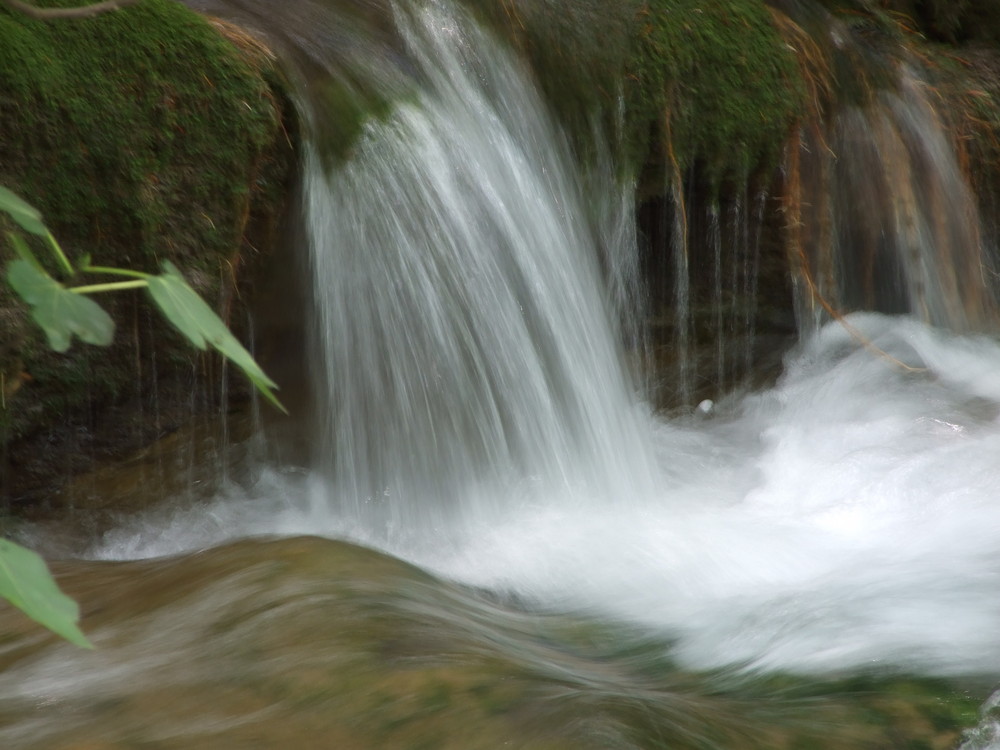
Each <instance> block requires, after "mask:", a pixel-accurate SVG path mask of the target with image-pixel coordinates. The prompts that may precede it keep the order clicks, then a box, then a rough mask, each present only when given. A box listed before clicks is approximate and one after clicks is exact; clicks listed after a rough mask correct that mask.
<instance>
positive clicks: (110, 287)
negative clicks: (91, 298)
mask: <svg viewBox="0 0 1000 750" xmlns="http://www.w3.org/2000/svg"><path fill="white" fill-rule="evenodd" d="M145 286H149V282H148V281H146V280H145V279H140V280H137V281H112V282H110V283H108V284H89V285H88V286H74V287H70V288H69V289H68V291H70V292H74V293H75V294H97V293H98V292H118V291H121V290H123V289H142V288H143V287H145Z"/></svg>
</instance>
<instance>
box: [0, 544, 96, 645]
mask: <svg viewBox="0 0 1000 750" xmlns="http://www.w3.org/2000/svg"><path fill="white" fill-rule="evenodd" d="M0 597H3V598H4V599H6V600H7V601H9V602H10V603H11V604H13V605H14V606H15V607H17V608H18V609H20V610H21V611H22V612H24V614H26V615H27V616H28V617H30V618H31V619H32V620H34V621H35V622H37V623H39V624H40V625H44V626H45V627H47V628H48V629H49V630H51V631H52V632H53V633H56V634H57V635H61V636H62V637H63V638H65V639H66V640H67V641H69V642H70V643H75V644H76V645H77V646H82V647H83V648H93V646H92V645H91V643H90V641H88V640H87V637H86V636H85V635H84V634H83V632H82V631H81V630H80V628H78V627H77V625H76V623H77V621H78V620H79V619H80V608H79V607H78V606H77V604H76V602H75V601H73V600H72V599H70V598H69V597H68V596H66V595H65V594H64V593H63V592H62V591H60V590H59V586H58V585H56V582H55V579H53V578H52V574H51V573H49V569H48V567H47V566H46V565H45V561H44V560H43V559H42V558H41V557H40V556H39V555H38V554H37V553H35V552H32V551H31V550H30V549H25V548H24V547H21V546H20V545H17V544H14V543H13V542H11V541H8V540H6V539H0Z"/></svg>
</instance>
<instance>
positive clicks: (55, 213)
mask: <svg viewBox="0 0 1000 750" xmlns="http://www.w3.org/2000/svg"><path fill="white" fill-rule="evenodd" d="M63 4H68V3H63ZM0 96H2V97H3V101H2V102H0V182H3V183H5V184H9V185H13V186H15V187H16V188H17V189H19V191H20V192H21V193H22V194H24V195H25V196H26V197H27V198H28V199H29V200H32V201H34V202H36V203H37V204H38V205H39V207H40V208H41V209H42V210H43V213H44V214H45V216H46V218H47V220H48V222H49V224H50V225H51V226H52V227H53V229H54V230H55V232H56V233H57V234H58V235H59V236H62V237H67V238H69V237H71V238H73V244H74V245H75V247H74V249H75V250H76V251H77V252H80V253H84V252H90V253H92V254H93V255H94V257H95V258H100V259H101V260H105V259H106V260H107V262H126V263H131V264H132V265H135V266H140V267H143V268H154V269H155V267H156V265H157V264H156V261H157V260H158V259H159V258H161V257H172V258H175V259H180V260H185V259H186V260H188V262H189V263H190V262H192V261H194V262H196V263H198V264H199V265H200V266H201V267H202V268H206V269H214V265H215V264H214V262H205V261H204V259H205V258H211V256H212V254H213V253H226V252H231V251H232V248H233V246H234V244H236V243H238V241H239V239H240V235H241V232H242V221H243V214H244V213H245V207H246V204H247V200H248V193H249V189H250V186H251V185H252V184H253V182H254V177H255V172H256V170H257V167H258V163H259V161H260V160H261V158H262V155H263V152H264V151H265V149H267V148H268V147H269V145H270V144H271V143H272V142H273V140H274V132H275V129H276V127H277V125H278V121H277V118H278V113H277V108H276V107H275V106H274V102H273V100H272V95H271V91H270V88H269V87H268V86H267V85H266V84H265V82H264V81H263V80H262V78H261V77H260V76H259V75H255V74H254V71H252V70H251V68H250V67H249V65H248V63H247V62H246V61H245V60H244V59H243V57H242V56H241V55H238V54H236V52H235V50H234V49H233V47H232V46H231V45H229V44H227V43H226V41H225V40H224V39H223V38H222V37H221V36H220V35H219V34H218V33H217V32H216V31H215V30H214V29H213V28H211V27H210V26H209V24H208V23H206V22H205V21H204V20H203V19H201V18H200V17H198V16H197V15H195V14H194V13H192V12H190V11H188V10H187V9H185V8H184V7H183V6H181V5H179V4H177V3H174V2H169V0H145V1H144V2H142V3H140V4H138V5H136V6H134V7H132V8H129V9H127V10H123V11H120V12H115V13H109V14H105V15H102V16H99V17H96V18H93V19H86V20H80V21H74V22H65V23H45V22H40V21H32V20H30V19H27V18H25V17H23V16H21V15H19V14H17V13H14V12H12V11H9V10H4V11H0ZM109 255H110V256H111V257H109Z"/></svg>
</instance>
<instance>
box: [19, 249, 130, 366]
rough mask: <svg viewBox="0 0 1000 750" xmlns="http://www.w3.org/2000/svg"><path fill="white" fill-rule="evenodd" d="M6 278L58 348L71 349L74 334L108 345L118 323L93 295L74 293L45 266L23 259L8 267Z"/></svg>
mask: <svg viewBox="0 0 1000 750" xmlns="http://www.w3.org/2000/svg"><path fill="white" fill-rule="evenodd" d="M7 281H9V282H10V285H11V286H12V287H13V288H14V291H15V292H17V294H18V295H19V296H20V297H21V299H23V300H24V301H25V302H27V303H28V304H29V305H30V306H31V317H32V318H34V319H35V322H36V323H38V325H40V326H41V327H42V330H44V331H45V335H46V336H48V339H49V346H50V347H51V348H52V349H54V350H55V351H57V352H64V351H66V350H67V349H69V345H70V342H71V340H72V338H73V335H74V334H75V335H76V336H79V337H80V340H81V341H85V342H86V343H88V344H97V345H99V346H107V345H108V344H110V343H111V340H112V339H113V338H114V335H115V324H114V322H113V321H112V320H111V318H110V317H109V316H108V314H107V313H106V312H104V310H102V309H101V306H100V305H98V304H97V303H96V302H94V301H93V300H92V299H88V298H87V297H83V296H81V295H79V294H75V293H73V292H71V291H69V290H68V289H66V288H65V287H63V285H62V284H60V283H59V282H58V281H56V280H55V279H53V278H52V277H51V276H49V275H48V274H47V273H45V272H44V271H43V270H41V269H40V268H38V267H37V266H35V265H32V264H31V263H29V262H28V261H26V260H24V259H19V260H15V261H14V262H13V263H11V264H10V265H9V266H8V267H7Z"/></svg>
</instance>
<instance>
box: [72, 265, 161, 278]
mask: <svg viewBox="0 0 1000 750" xmlns="http://www.w3.org/2000/svg"><path fill="white" fill-rule="evenodd" d="M80 270H82V271H83V272H84V273H107V274H111V275H112V276H128V277H130V278H133V279H143V280H145V279H149V278H152V276H153V274H151V273H143V272H142V271H130V270H128V269H127V268H111V267H109V266H86V267H85V268H82V269H80Z"/></svg>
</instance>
